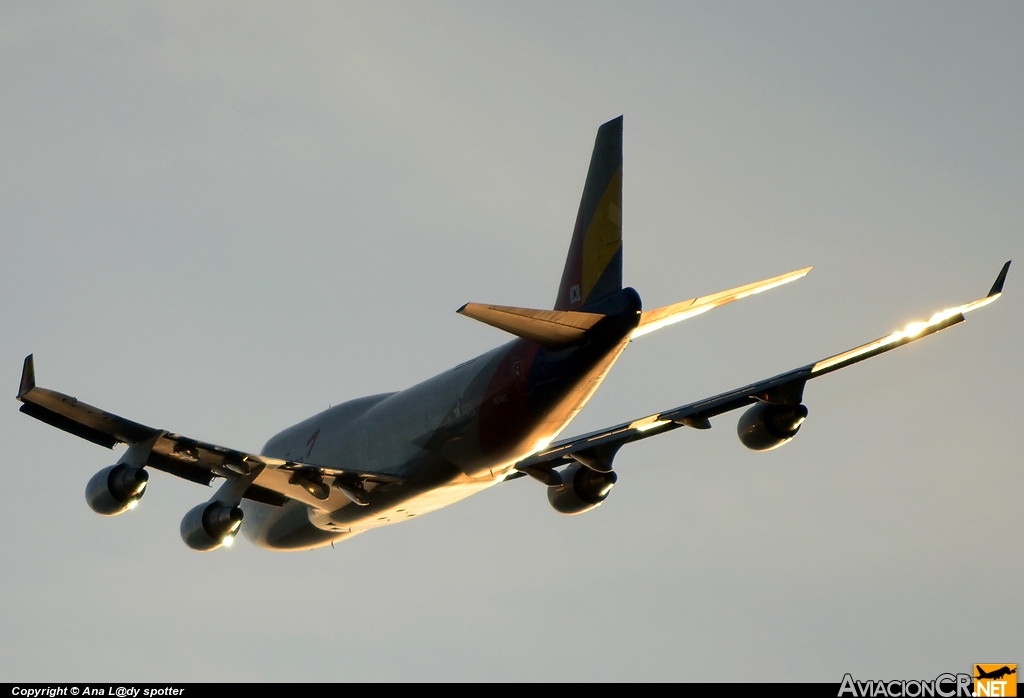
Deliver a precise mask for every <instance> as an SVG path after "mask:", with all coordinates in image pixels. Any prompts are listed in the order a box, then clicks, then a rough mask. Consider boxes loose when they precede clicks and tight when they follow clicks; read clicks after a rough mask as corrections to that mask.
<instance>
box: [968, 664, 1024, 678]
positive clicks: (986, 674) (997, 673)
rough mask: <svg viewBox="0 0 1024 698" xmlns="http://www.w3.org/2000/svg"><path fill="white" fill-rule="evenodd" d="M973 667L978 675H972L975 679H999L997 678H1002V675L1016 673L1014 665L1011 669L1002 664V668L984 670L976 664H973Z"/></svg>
mask: <svg viewBox="0 0 1024 698" xmlns="http://www.w3.org/2000/svg"><path fill="white" fill-rule="evenodd" d="M974 668H975V669H976V670H977V672H978V675H977V676H975V677H974V678H976V679H993V680H999V679H1001V678H1003V677H1004V676H1009V675H1010V674H1016V673H1017V669H1016V665H1014V668H1013V669H1011V668H1010V667H1008V666H1004V667H1002V668H999V669H995V670H993V671H985V670H984V669H982V668H981V667H980V666H978V665H975V666H974Z"/></svg>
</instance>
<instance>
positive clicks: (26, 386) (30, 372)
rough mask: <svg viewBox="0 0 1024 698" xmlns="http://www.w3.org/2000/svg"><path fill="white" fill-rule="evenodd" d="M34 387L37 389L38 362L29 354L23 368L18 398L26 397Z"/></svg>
mask: <svg viewBox="0 0 1024 698" xmlns="http://www.w3.org/2000/svg"><path fill="white" fill-rule="evenodd" d="M34 387H36V362H35V361H34V360H33V359H32V355H31V354H29V355H28V356H26V357H25V365H24V366H22V368H21V387H20V388H18V397H19V398H20V397H21V396H23V395H25V394H26V393H28V392H29V391H30V390H32V388H34Z"/></svg>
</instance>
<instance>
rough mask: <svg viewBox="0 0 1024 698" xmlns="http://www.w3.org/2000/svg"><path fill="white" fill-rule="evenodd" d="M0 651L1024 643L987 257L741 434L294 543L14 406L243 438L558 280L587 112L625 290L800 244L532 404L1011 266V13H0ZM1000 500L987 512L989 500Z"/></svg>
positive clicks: (268, 668) (5, 670)
mask: <svg viewBox="0 0 1024 698" xmlns="http://www.w3.org/2000/svg"><path fill="white" fill-rule="evenodd" d="M0 84H2V86H3V96H2V98H0V162H2V163H3V164H2V167H0V242H2V247H0V250H2V253H0V294H2V298H3V302H2V304H0V367H2V368H3V370H2V372H0V374H2V375H3V376H5V378H4V380H5V381H6V383H4V385H7V386H8V388H9V393H8V397H9V398H10V402H9V403H8V405H7V409H5V410H0V436H2V438H3V441H4V443H5V444H6V447H7V450H8V455H7V456H6V458H5V461H6V463H5V470H4V483H5V488H6V497H5V504H4V506H3V507H2V508H0V526H2V530H3V535H2V536H0V561H2V562H0V566H2V568H3V570H4V572H3V574H2V575H0V677H2V678H3V679H4V680H9V681H46V680H54V681H58V680H63V681H71V680H76V681H84V680H93V681H132V680H136V681H142V680H146V681H186V680H235V681H280V680H316V681H348V680H358V679H364V680H365V679H391V680H432V679H455V680H463V679H465V680H473V679H484V680H487V679H490V680H510V679H535V680H537V679H539V680H552V679H554V680H706V681H718V680H732V679H743V680H779V679H797V680H819V681H831V682H838V681H839V680H840V679H841V677H842V675H843V673H844V672H853V674H854V676H855V677H857V678H934V676H935V675H937V674H938V673H940V672H943V671H969V670H970V665H971V664H972V663H974V662H1024V641H1022V640H1021V634H1020V628H1021V627H1022V625H1024V600H1022V596H1021V592H1020V590H1021V588H1024V556H1022V554H1021V553H1022V551H1021V539H1022V531H1024V525H1022V523H1021V522H1022V520H1024V519H1022V517H1021V516H1020V513H1019V512H1020V501H1021V492H1022V486H1024V458H1022V455H1021V440H1020V429H1021V424H1024V407H1022V404H1024V400H1022V396H1024V377H1022V372H1021V369H1020V366H1021V354H1020V351H1021V350H1020V347H1021V346H1022V344H1024V327H1022V321H1021V320H1022V309H1024V302H1022V299H1024V283H1021V276H1022V274H1024V269H1022V268H1014V269H1011V271H1010V276H1009V279H1008V281H1007V284H1006V294H1005V296H1004V297H1003V299H1001V300H1000V301H999V302H998V303H996V304H995V305H993V306H990V307H988V308H986V309H984V310H982V311H978V312H977V313H974V314H972V315H970V316H969V317H968V320H967V322H966V323H964V324H963V325H961V326H958V327H956V328H954V329H951V330H950V331H948V332H944V333H941V334H939V335H937V336H935V337H932V338H928V339H926V340H924V341H921V342H919V343H916V344H914V345H912V346H910V347H907V348H904V349H900V350H899V351H897V352H894V353H892V354H888V355H886V356H884V357H881V358H878V359H873V360H872V361H869V362H867V363H864V364H860V365H858V366H857V367H854V368H851V369H849V370H844V371H842V372H840V373H838V374H835V375H832V376H829V377H827V378H825V379H823V380H820V381H813V382H812V383H810V384H809V385H808V386H807V390H806V393H805V397H806V402H807V405H808V407H809V409H810V417H809V419H808V421H807V422H806V424H805V425H804V427H803V429H802V431H801V433H800V435H799V437H798V438H797V439H796V440H795V441H793V443H791V444H789V445H787V446H786V447H785V448H782V449H779V450H777V451H774V452H771V453H768V454H756V453H753V452H750V451H747V450H746V449H744V448H743V447H742V445H741V444H740V443H739V442H738V440H737V439H736V435H735V422H736V418H737V417H738V414H731V415H725V416H722V417H719V418H717V419H716V420H715V422H714V426H715V428H714V429H712V430H711V431H710V432H696V431H690V430H680V431H676V432H673V433H672V434H670V435H666V436H661V437H658V438H655V439H650V440H647V441H645V442H643V443H642V444H636V445H633V446H630V447H628V448H626V449H624V450H623V451H622V452H621V453H620V455H619V457H618V459H617V462H616V466H617V469H618V470H619V473H620V479H619V484H618V485H617V486H616V488H615V490H614V491H613V492H612V494H611V496H610V497H609V499H608V500H607V502H606V503H605V504H604V505H603V506H602V507H600V508H599V509H597V510H595V511H593V512H591V513H589V514H586V515H584V516H579V517H563V516H560V515H558V514H556V513H555V512H554V511H553V510H552V509H551V508H550V507H549V505H548V503H547V499H546V497H545V492H544V489H543V487H542V486H541V485H539V484H538V483H536V482H533V481H532V480H529V479H525V478H524V479H522V480H517V481H514V482H510V483H507V484H504V485H501V486H498V487H495V488H493V489H491V490H490V491H487V492H484V493H482V494H479V495H477V496H474V497H472V498H470V499H468V500H466V501H464V502H462V503H459V504H457V505H454V506H451V507H449V508H447V509H445V510H443V511H440V512H437V513H434V514H431V515H430V516H426V517H423V518H422V519H416V520H414V521H412V522H410V523H407V524H404V525H401V526H393V527H390V528H387V529H383V530H378V531H372V532H370V533H367V534H365V535H362V536H359V537H356V538H354V539H353V540H351V541H349V542H347V543H345V544H343V545H339V546H338V547H337V548H336V549H334V550H332V549H330V548H327V549H325V550H318V551H314V552H306V553H297V554H275V553H271V552H268V551H264V550H261V549H257V548H255V547H253V546H251V545H249V544H248V542H245V543H241V542H240V544H239V545H236V546H234V547H233V548H231V549H227V550H220V551H217V552H215V553H211V554H198V553H195V552H193V551H191V550H189V549H188V548H186V547H185V545H184V544H183V543H182V542H181V540H180V538H179V535H178V524H179V521H180V519H181V517H182V516H183V515H184V513H185V512H186V511H188V509H190V508H191V507H192V506H194V505H195V504H197V503H199V502H201V501H204V500H205V499H206V498H208V497H209V496H210V494H211V492H210V491H209V490H205V489H203V488H201V487H199V486H197V485H194V484H191V483H187V482H183V481H177V480H175V479H174V478H172V477H170V476H167V475H164V474H162V473H155V474H154V475H153V477H152V479H151V481H150V487H149V489H148V490H147V494H146V497H145V499H144V500H143V501H142V503H141V506H140V507H138V508H137V509H135V510H134V511H132V512H130V513H128V514H126V515H124V516H120V517H116V518H110V519H106V518H102V517H99V516H96V515H95V514H93V513H92V512H91V511H90V510H89V508H88V507H87V505H86V504H85V502H84V499H83V491H84V487H85V483H86V482H87V480H88V479H89V477H90V476H91V475H92V474H93V473H94V472H95V471H97V470H99V469H100V468H102V467H104V466H106V465H109V464H110V463H113V462H114V461H115V460H116V458H117V457H118V456H117V453H114V454H112V453H110V452H108V451H106V450H105V449H102V448H100V447H97V446H95V445H92V444H90V443H88V442H85V441H82V440H79V439H76V438H74V437H72V436H69V435H66V434H64V433H62V432H60V431H58V430H56V429H53V428H51V427H48V426H46V425H44V424H42V423H40V422H37V421H35V420H32V419H30V418H28V417H26V416H24V415H21V414H19V413H18V412H17V403H16V402H15V401H14V399H13V398H14V394H15V392H16V385H17V380H18V374H19V371H20V369H21V361H22V359H23V357H24V356H25V355H26V354H28V353H30V352H35V356H36V366H37V372H38V379H39V383H40V385H42V386H44V387H50V388H53V389H56V390H60V391H62V392H67V393H70V394H72V395H76V396H77V397H79V398H81V399H83V400H85V401H87V402H90V403H92V404H95V405H97V406H100V407H103V408H104V409H107V410H110V411H113V412H116V413H118V414H121V415H124V416H127V417H129V418H132V419H135V420H137V421H141V422H143V423H146V424H149V425H152V426H156V427H161V428H166V429H169V430H173V431H178V432H180V433H183V434H187V435H189V436H192V437H194V438H201V439H205V440H209V441H214V442H216V443H221V444H224V445H228V446H233V447H237V448H241V449H247V450H257V449H259V448H261V447H262V445H263V443H264V442H265V441H266V440H267V439H268V438H269V437H270V436H271V435H272V434H274V433H276V432H277V431H279V430H280V429H282V428H284V427H286V426H288V425H290V424H292V423H294V422H297V421H299V420H301V419H303V418H305V417H307V416H309V415H311V414H313V413H315V412H318V411H320V410H322V409H324V408H326V407H327V406H328V405H329V404H331V403H334V404H337V403H338V402H341V401H343V400H346V399H350V398H354V397H357V396H361V395H366V394H370V393H377V392H382V391H388V390H398V389H402V388H405V387H408V386H410V385H412V384H414V383H416V382H419V381H420V380H423V379H425V378H427V377H429V376H431V375H434V374H435V373H438V372H440V371H442V370H445V369H447V368H449V367H451V366H453V365H455V364H456V363H459V362H460V361H463V360H465V359H467V358H470V357H472V356H475V355H476V354H479V353H481V352H483V351H485V350H487V349H489V348H491V347H493V346H496V345H497V344H499V343H501V342H503V341H505V336H503V335H502V333H500V332H499V331H497V330H494V329H492V328H489V327H486V326H484V325H482V324H479V323H474V322H472V321H470V320H467V319H466V318H462V317H459V316H457V315H456V314H455V312H454V311H455V310H456V309H457V308H458V307H459V306H460V305H461V304H463V303H465V302H467V301H479V302H492V303H502V304H513V305H520V306H531V307H539V308H545V307H550V306H551V304H552V303H553V301H554V297H555V292H556V290H557V285H558V280H559V278H560V274H561V268H562V263H563V260H564V257H565V252H566V249H567V247H568V243H569V237H570V234H571V230H572V225H573V222H574V219H575V215H576V209H577V206H578V203H579V198H580V193H581V191H582V187H583V181H584V177H585V174H586V168H587V164H588V162H589V158H590V150H591V147H592V145H593V139H594V135H595V132H596V129H597V127H598V125H600V124H601V123H602V122H604V121H606V120H608V119H610V118H613V117H615V116H617V115H619V114H624V115H625V135H624V139H625V140H624V142H625V145H624V152H625V156H624V161H625V165H624V168H625V169H624V172H625V174H624V193H623V197H624V255H625V256H624V275H625V280H626V283H628V284H629V285H632V286H634V287H635V288H636V289H637V290H638V291H639V292H640V294H641V295H642V297H643V299H644V301H645V306H646V307H649V308H651V307H657V306H660V305H665V304H668V303H672V302H675V301H678V300H682V299H684V298H690V297H693V296H699V295H703V294H707V293H713V292H716V291H719V290H722V289H725V288H729V287H732V286H737V285H740V284H743V283H748V282H751V281H755V280H758V279H762V278H766V277H769V276H774V275H776V274H781V273H783V272H786V271H790V270H793V269H798V268H800V267H803V266H808V265H815V269H814V271H812V272H811V274H810V275H808V276H807V277H806V278H805V279H803V280H800V281H798V282H796V283H793V284H791V285H788V286H786V287H784V288H780V289H777V290H773V291H771V292H769V293H766V294H763V295H760V296H757V297H754V298H751V299H748V300H745V301H743V302H741V303H737V304H734V305H732V306H729V307H727V308H724V309H721V310H717V311H715V312H714V313H710V314H708V315H704V316H701V317H699V318H695V319H693V320H690V321H687V322H686V323H684V324H682V325H677V326H675V327H673V328H670V329H666V330H664V331H662V332H659V333H657V334H655V335H651V336H648V337H644V338H643V339H642V340H638V341H637V342H635V343H633V344H632V345H631V346H630V347H629V349H628V350H627V351H626V352H625V354H624V355H623V356H622V358H621V359H620V360H619V363H618V364H617V365H616V367H615V370H614V371H613V372H612V373H611V375H610V377H609V378H608V379H607V381H606V382H605V385H604V387H603V388H602V390H600V391H599V392H598V394H597V396H596V397H595V399H594V400H593V401H592V403H591V404H590V406H588V408H587V409H586V410H584V412H583V413H582V414H581V415H580V417H579V418H578V420H577V422H575V423H574V424H572V425H571V426H570V427H569V429H568V430H567V432H566V435H571V434H574V433H579V432H582V431H585V430H588V429H594V428H599V427H602V426H607V425H609V424H613V423H616V422H618V421H622V420H626V419H631V418H635V417H639V416H642V415H645V414H649V413H650V412H652V411H655V410H659V409H665V408H668V407H672V406H675V405H680V404H684V403H686V402H690V401H692V400H695V399H699V398H702V397H706V396H708V395H712V394H715V393H718V392H721V391H723V390H726V389H730V388H734V387H737V386H739V385H743V384H745V383H747V382H750V381H753V380H757V379H760V378H764V377H767V376H770V375H774V374H776V373H779V372H782V371H785V370H788V369H791V368H795V367H797V366H802V365H804V364H806V363H809V362H811V361H815V360H817V359H820V358H823V357H826V356H829V355H831V354H833V353H836V352H839V351H842V350H845V349H848V348H851V347H853V346H856V345H858V344H860V343H863V342H866V341H869V340H872V339H875V338H876V337H880V336H882V335H884V334H887V333H889V332H890V331H892V330H894V329H897V328H900V327H903V326H904V325H906V324H907V323H908V322H910V321H912V320H918V319H925V318H927V317H929V316H930V315H931V314H932V313H933V312H934V311H936V310H939V309H942V308H945V307H948V306H951V305H958V304H961V303H964V302H967V301H970V300H973V299H975V298H978V297H981V296H983V295H984V294H985V292H986V291H987V289H988V287H989V285H990V284H991V283H992V280H993V278H994V277H995V275H996V273H997V272H998V270H999V267H1000V265H1002V263H1003V262H1004V261H1006V260H1007V259H1011V258H1018V259H1019V261H1018V263H1017V264H1018V265H1022V264H1024V254H1022V253H1024V244H1022V243H1024V235H1022V221H1024V198H1022V192H1024V129H1022V127H1021V126H1022V113H1024V89H1022V85H1024V6H1022V5H1020V4H1019V3H1013V4H1011V3H1003V4H1000V3H985V4H938V3H899V4H883V3H875V4H864V3H859V4H844V5H828V6H823V5H820V4H783V3H772V4H762V3H758V4H754V3H749V4H740V5H736V4H725V3H705V4H697V3H687V4H685V5H684V4H676V3H664V4H661V3H647V4H641V3H629V4H628V5H626V4H598V3H595V2H579V3H559V4H554V3H549V2H538V3H527V2H516V3H505V4H495V3H479V4H474V3H437V2H433V3H410V4H398V3H390V4H385V3H365V4H357V3H344V4H342V3H325V4H315V3H303V4H298V3H290V4H288V5H281V4H258V3H255V2H246V3H236V4H229V3H217V4H214V3H185V2H176V3H162V4H152V3H98V4H97V3H77V2H76V3H45V4H44V3H34V2H5V3H3V4H2V5H0ZM1014 512H1016V513H1014Z"/></svg>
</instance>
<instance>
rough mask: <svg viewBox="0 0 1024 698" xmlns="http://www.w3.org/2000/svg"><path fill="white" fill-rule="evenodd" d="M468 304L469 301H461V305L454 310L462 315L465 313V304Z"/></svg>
mask: <svg viewBox="0 0 1024 698" xmlns="http://www.w3.org/2000/svg"><path fill="white" fill-rule="evenodd" d="M468 305H469V303H463V304H462V307H460V308H459V309H458V310H456V311H455V312H457V313H458V314H459V315H464V314H465V310H466V306H468Z"/></svg>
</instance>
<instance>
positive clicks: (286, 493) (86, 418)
mask: <svg viewBox="0 0 1024 698" xmlns="http://www.w3.org/2000/svg"><path fill="white" fill-rule="evenodd" d="M18 399H19V400H20V401H21V402H22V405H21V411H22V412H24V413H25V414H27V415H29V416H30V417H35V418H36V419H38V420H40V421H42V422H45V423H47V424H49V425H51V426H54V427H57V428H58V429H62V430H63V431H66V432H68V433H70V434H74V435H75V436H78V437H81V438H83V439H86V440H87V441H91V442H93V443H95V444H99V445H100V446H105V447H107V448H113V447H114V446H115V445H116V444H119V443H124V444H128V445H132V444H137V443H144V442H146V441H147V440H150V439H154V438H155V439H156V440H155V442H154V444H153V447H152V450H151V451H150V453H149V457H148V459H147V462H146V464H147V465H148V466H150V467H152V468H155V469H157V470H162V471H164V472H166V473H170V474H171V475H176V476H178V477H181V478H184V479H186V480H191V481H192V482H198V483H200V484H203V485H209V484H210V483H212V482H213V480H214V478H218V477H223V478H228V479H233V478H237V477H242V476H247V475H251V474H252V473H253V471H255V470H256V469H260V470H261V472H260V473H259V475H257V477H256V479H255V481H253V483H252V485H250V486H249V488H248V489H247V490H246V492H245V495H244V497H245V498H246V499H251V500H253V501H258V502H263V503H265V504H272V505H275V506H281V505H283V504H284V503H285V502H286V501H287V500H289V499H295V500H298V501H301V502H303V503H305V504H308V505H310V506H314V507H322V506H324V501H325V500H326V499H328V497H329V496H330V486H329V485H325V484H324V480H325V478H326V479H327V480H330V479H331V478H333V480H334V483H333V484H334V485H335V486H336V487H337V488H338V489H339V490H341V492H342V493H343V494H344V495H345V496H346V497H348V498H349V499H353V500H358V499H361V493H363V492H365V490H366V484H367V483H375V484H381V485H382V484H389V483H395V482H400V481H401V480H400V479H399V478H396V477H392V476H390V475H385V474H382V473H367V472H359V471H353V470H345V469H340V468H328V467H324V466H320V465H316V464H311V463H301V462H297V461H286V460H282V459H280V458H272V457H270V456H260V455H256V454H254V453H247V452H245V451H239V450H237V449H233V448H227V447H225V446H218V445H216V444H211V443H207V442H205V441H199V440H197V439H190V438H188V437H186V436H182V435H181V434H175V433H172V432H168V431H164V430H161V429H155V428H153V427H148V426H146V425H144V424H139V423H138V422H133V421H131V420H130V419H125V418H124V417H119V416H118V415H116V414H111V413H110V412H106V411H104V410H101V409H99V408H97V407H93V406H92V405H88V404H86V403H84V402H81V401H79V400H78V399H77V398H74V397H71V396H69V395H64V394H63V393H58V392H56V391H53V390H47V389H46V388H40V387H38V386H36V381H35V361H34V360H33V358H32V355H31V354H30V355H29V356H27V357H25V365H24V368H23V370H22V374H21V386H20V388H19V390H18Z"/></svg>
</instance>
